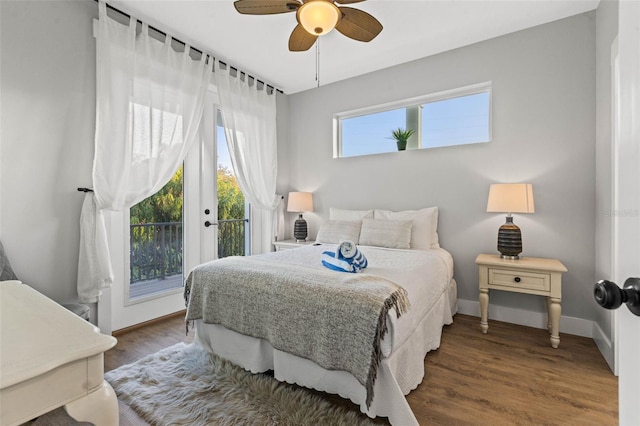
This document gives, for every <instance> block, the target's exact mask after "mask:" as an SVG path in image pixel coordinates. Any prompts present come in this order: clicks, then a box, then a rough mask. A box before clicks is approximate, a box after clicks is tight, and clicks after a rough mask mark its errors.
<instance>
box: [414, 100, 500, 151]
mask: <svg viewBox="0 0 640 426" xmlns="http://www.w3.org/2000/svg"><path fill="white" fill-rule="evenodd" d="M479 142H489V92H482V93H477V94H474V95H468V96H460V97H457V98H453V99H445V100H442V101H437V102H429V103H426V104H424V105H422V147H423V148H435V147H439V146H452V145H464V144H468V143H479Z"/></svg>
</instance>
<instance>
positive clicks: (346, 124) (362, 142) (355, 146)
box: [342, 108, 406, 157]
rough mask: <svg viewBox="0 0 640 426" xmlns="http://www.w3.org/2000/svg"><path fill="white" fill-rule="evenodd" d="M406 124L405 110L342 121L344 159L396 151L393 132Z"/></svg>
mask: <svg viewBox="0 0 640 426" xmlns="http://www.w3.org/2000/svg"><path fill="white" fill-rule="evenodd" d="M405 124H406V112H405V109H404V108H402V109H394V110H391V111H383V112H377V113H374V114H367V115H361V116H359V117H352V118H347V119H344V120H342V140H343V141H346V142H347V143H343V144H342V157H353V156H356V155H367V154H379V153H382V152H390V151H395V142H394V141H393V140H391V139H389V137H390V136H391V131H390V130H389V129H396V128H398V127H404V126H405Z"/></svg>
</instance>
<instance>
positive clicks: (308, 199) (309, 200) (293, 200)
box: [287, 192, 313, 213]
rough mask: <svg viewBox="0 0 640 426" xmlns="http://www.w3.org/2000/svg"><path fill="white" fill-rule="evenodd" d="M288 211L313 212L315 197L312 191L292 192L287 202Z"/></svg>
mask: <svg viewBox="0 0 640 426" xmlns="http://www.w3.org/2000/svg"><path fill="white" fill-rule="evenodd" d="M287 211H289V212H298V213H301V212H312V211H313V197H312V195H311V193H310V192H290V193H289V201H288V203H287Z"/></svg>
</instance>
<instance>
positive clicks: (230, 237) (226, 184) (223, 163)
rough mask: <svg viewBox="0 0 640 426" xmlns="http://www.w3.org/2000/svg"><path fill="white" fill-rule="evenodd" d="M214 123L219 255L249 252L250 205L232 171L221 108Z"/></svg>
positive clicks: (246, 254) (225, 255)
mask: <svg viewBox="0 0 640 426" xmlns="http://www.w3.org/2000/svg"><path fill="white" fill-rule="evenodd" d="M217 123H218V125H217V127H216V132H217V133H216V140H217V152H218V169H217V188H218V257H219V258H222V257H227V256H248V255H249V254H251V253H250V252H249V249H250V245H249V226H248V225H249V218H248V214H247V212H248V211H249V209H248V206H247V203H246V201H245V198H244V194H243V193H242V191H241V190H240V186H239V185H238V180H237V179H236V176H235V173H234V171H233V166H232V164H231V157H230V155H229V148H228V146H227V139H226V135H225V132H224V127H223V126H222V117H221V114H220V112H218V119H217Z"/></svg>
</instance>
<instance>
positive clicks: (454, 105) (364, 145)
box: [334, 82, 491, 158]
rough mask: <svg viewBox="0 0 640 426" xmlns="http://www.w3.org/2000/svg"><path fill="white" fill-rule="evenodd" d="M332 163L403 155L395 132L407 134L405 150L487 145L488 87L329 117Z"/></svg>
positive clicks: (462, 89)
mask: <svg viewBox="0 0 640 426" xmlns="http://www.w3.org/2000/svg"><path fill="white" fill-rule="evenodd" d="M334 126H335V128H336V134H335V137H334V158H339V157H354V156H359V155H369V154H380V153H385V152H393V151H398V150H403V148H400V145H401V144H398V143H397V141H396V139H394V137H393V135H392V132H393V131H394V130H398V129H399V130H401V131H407V130H410V131H409V132H408V133H410V136H409V137H408V140H407V143H406V149H409V150H410V149H423V148H437V147H446V146H454V145H465V144H472V143H484V142H489V141H491V82H486V83H481V84H476V85H473V86H466V87H461V88H458V89H453V90H447V91H444V92H439V93H434V94H430V95H426V96H421V97H417V98H412V99H405V100H402V101H398V102H393V103H389V104H385V105H378V106H375V107H369V108H363V109H359V110H356V111H348V112H343V113H339V114H336V115H335V116H334Z"/></svg>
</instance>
